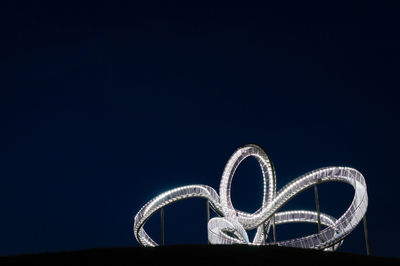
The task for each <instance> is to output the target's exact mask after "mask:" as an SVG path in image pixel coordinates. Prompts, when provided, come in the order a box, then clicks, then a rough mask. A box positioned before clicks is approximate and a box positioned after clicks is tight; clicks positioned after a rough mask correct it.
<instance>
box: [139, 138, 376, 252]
mask: <svg viewBox="0 0 400 266" xmlns="http://www.w3.org/2000/svg"><path fill="white" fill-rule="evenodd" d="M249 156H253V157H255V158H256V159H257V160H258V162H259V164H260V166H261V170H262V174H263V181H264V182H263V184H264V190H263V191H264V192H263V202H262V205H261V207H260V208H259V209H258V210H257V211H256V212H254V213H252V214H250V213H246V212H242V211H238V210H236V209H235V208H234V207H233V205H232V201H231V184H232V179H233V176H234V174H235V171H236V169H237V167H238V166H239V164H240V163H241V162H242V161H243V160H244V159H245V158H247V157H249ZM328 181H341V182H345V183H348V184H350V185H352V186H353V188H354V191H355V193H354V198H353V201H352V203H351V204H350V207H349V208H348V209H347V210H346V212H345V213H344V214H343V215H342V216H341V217H340V218H339V219H335V218H334V217H331V216H329V215H327V214H323V213H320V214H319V215H318V213H317V212H314V211H305V210H293V211H285V212H278V211H279V209H280V208H281V207H282V206H283V205H284V204H286V203H287V202H288V201H290V200H291V199H292V198H293V197H295V196H296V195H298V194H299V193H301V192H302V191H304V190H306V189H308V188H311V187H313V186H315V185H317V184H319V183H324V182H328ZM193 197H200V198H205V199H207V200H208V201H209V203H210V205H211V207H212V208H213V209H214V210H216V211H217V212H218V213H220V214H222V216H221V217H215V218H212V219H211V220H210V221H209V222H208V226H207V227H208V240H209V242H210V243H211V244H248V245H271V244H274V245H279V246H290V247H300V248H315V249H325V250H335V249H337V248H338V247H339V246H340V244H341V243H342V241H343V239H344V238H345V237H346V236H347V235H348V234H349V233H350V232H351V231H353V229H354V228H355V227H356V226H357V224H358V223H359V222H360V221H361V219H362V218H363V217H364V215H365V213H366V211H367V207H368V195H367V186H366V183H365V180H364V177H363V176H362V175H361V173H360V172H358V171H357V170H355V169H353V168H349V167H336V166H335V167H325V168H320V169H317V170H314V171H311V172H309V173H306V174H304V175H302V176H300V177H298V178H296V179H295V180H293V181H292V182H290V183H288V184H287V185H286V186H284V187H283V188H282V189H281V190H279V191H278V192H276V177H275V171H274V167H273V165H272V163H271V161H270V159H269V157H268V155H267V154H266V153H265V151H264V150H263V149H262V148H261V147H259V146H257V145H254V144H248V145H245V146H243V147H241V148H239V149H238V150H236V151H235V153H234V154H233V155H232V156H231V158H230V159H229V161H228V163H227V164H226V166H225V169H224V172H223V174H222V178H221V183H220V191H219V195H218V194H217V192H216V191H215V190H214V189H213V188H212V187H209V186H206V185H190V186H183V187H178V188H175V189H172V190H169V191H167V192H164V193H162V194H161V195H159V196H157V197H155V198H154V199H152V200H151V201H149V202H148V203H147V204H146V205H144V206H143V207H142V208H141V209H140V211H139V212H138V213H137V214H136V216H135V221H134V227H133V231H134V234H135V237H136V239H137V241H138V242H139V243H140V244H142V245H144V246H157V243H156V242H155V241H154V240H153V239H151V237H150V236H149V235H148V234H147V233H146V231H145V230H144V228H143V226H144V224H145V222H146V221H147V219H149V217H150V216H151V215H152V214H154V213H155V212H156V211H158V210H160V209H161V208H163V207H164V206H166V205H169V204H172V203H174V202H176V201H178V200H182V199H186V198H193ZM318 216H319V219H318ZM318 220H319V222H320V224H321V225H323V226H325V228H324V229H323V230H321V231H320V232H318V233H316V234H312V235H308V236H305V237H300V238H295V239H290V240H285V241H278V242H274V241H273V242H268V241H266V239H267V237H268V236H270V235H271V233H270V231H271V228H272V225H273V224H277V225H278V224H284V223H298V222H306V223H318ZM256 228H257V232H256V235H255V237H254V239H253V240H252V241H250V240H249V237H248V235H247V232H246V230H251V229H256Z"/></svg>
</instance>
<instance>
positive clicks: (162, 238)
mask: <svg viewBox="0 0 400 266" xmlns="http://www.w3.org/2000/svg"><path fill="white" fill-rule="evenodd" d="M160 216H161V245H162V246H164V208H161V209H160Z"/></svg>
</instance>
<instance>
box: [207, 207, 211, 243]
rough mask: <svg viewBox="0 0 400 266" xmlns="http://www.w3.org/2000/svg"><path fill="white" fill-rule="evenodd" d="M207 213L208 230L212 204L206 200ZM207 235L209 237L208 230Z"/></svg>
mask: <svg viewBox="0 0 400 266" xmlns="http://www.w3.org/2000/svg"><path fill="white" fill-rule="evenodd" d="M206 213H207V228H208V222H209V221H210V202H209V201H208V200H206ZM207 235H208V229H207ZM207 243H208V244H210V241H209V240H208V236H207Z"/></svg>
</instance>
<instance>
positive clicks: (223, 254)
mask: <svg viewBox="0 0 400 266" xmlns="http://www.w3.org/2000/svg"><path fill="white" fill-rule="evenodd" d="M348 263H350V264H351V265H354V264H356V265H400V259H398V258H384V257H375V256H369V257H368V256H363V255H355V254H349V253H342V252H323V251H318V250H305V249H294V248H283V247H274V246H269V247H251V246H240V245H237V246H211V245H179V246H164V247H157V248H145V247H132V248H107V249H88V250H81V251H71V252H59V253H42V254H29V255H19V256H9V257H0V264H1V265H21V264H23V265H282V264H283V265H296V264H297V265H298V264H301V265H347V264H348Z"/></svg>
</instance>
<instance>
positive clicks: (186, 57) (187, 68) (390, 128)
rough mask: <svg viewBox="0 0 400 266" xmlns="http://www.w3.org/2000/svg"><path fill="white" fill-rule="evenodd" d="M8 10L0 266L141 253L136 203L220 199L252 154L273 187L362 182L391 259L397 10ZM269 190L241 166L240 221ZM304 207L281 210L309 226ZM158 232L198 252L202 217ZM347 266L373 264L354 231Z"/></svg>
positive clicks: (188, 208) (0, 98)
mask: <svg viewBox="0 0 400 266" xmlns="http://www.w3.org/2000/svg"><path fill="white" fill-rule="evenodd" d="M16 2H17V1H10V2H9V3H7V2H5V3H4V4H2V7H1V8H0V22H1V37H0V38H1V39H0V40H1V44H0V48H1V51H2V53H1V54H2V55H1V60H0V68H1V69H0V70H1V83H0V84H1V85H0V119H1V120H0V122H1V123H0V139H1V141H0V159H1V163H0V213H1V215H0V255H11V254H21V253H37V252H50V251H61V250H77V249H85V248H95V247H119V246H136V245H138V244H137V242H136V240H135V239H134V236H133V233H132V225H133V217H134V215H135V214H136V212H137V211H138V210H139V209H140V208H141V206H142V205H143V204H144V203H145V202H146V201H148V200H150V199H151V198H152V197H154V196H156V195H157V194H158V193H160V192H162V191H164V190H166V189H170V188H174V187H177V186H180V185H185V184H207V185H210V186H212V187H214V188H215V189H216V190H217V191H218V189H219V181H220V176H221V174H222V171H223V168H224V166H225V163H226V162H227V160H228V159H229V156H230V155H231V154H232V153H233V152H234V151H235V149H236V148H238V147H240V146H242V145H244V144H246V143H257V144H259V145H261V146H262V147H264V148H265V149H266V151H267V152H268V153H269V155H270V156H271V159H272V161H273V162H274V164H275V167H276V172H277V182H278V188H281V187H282V186H283V185H285V184H286V183H288V182H289V181H290V180H292V179H294V178H295V177H297V176H299V175H301V174H304V173H305V172H307V171H310V170H313V169H315V168H319V167H323V166H332V165H344V166H351V167H354V168H356V169H358V170H359V171H361V173H363V174H364V176H365V178H366V181H367V184H368V193H369V199H370V201H369V209H368V226H369V234H370V241H371V252H372V254H373V255H381V256H400V255H399V250H398V239H399V238H400V231H399V230H398V224H399V219H400V216H399V213H398V212H399V206H398V203H399V202H400V200H399V197H398V195H399V193H398V192H397V191H398V187H399V185H400V181H399V175H398V157H399V156H398V151H399V148H400V147H399V137H398V136H399V133H400V127H399V107H398V106H399V104H398V102H399V97H398V93H397V90H398V89H399V88H400V86H399V85H400V82H399V70H400V69H399V59H400V58H399V47H400V35H399V27H398V26H399V16H398V14H399V11H400V10H399V8H398V7H397V6H396V5H395V4H391V2H387V3H386V4H382V3H379V4H377V3H375V5H371V4H367V3H365V2H359V3H355V2H352V3H347V4H346V5H341V6H336V5H333V4H332V5H329V4H321V3H320V4H317V5H315V4H309V5H303V3H301V4H296V5H293V4H283V5H282V6H273V5H250V4H245V3H244V2H242V3H240V4H233V3H231V2H230V3H229V4H225V5H223V4H220V5H215V4H212V5H207V4H198V5H197V4H196V5H195V4H188V3H186V4H178V3H168V4H167V3H158V2H152V3H148V5H143V4H135V3H130V4H128V3H123V4H115V3H114V4H109V3H104V2H101V3H100V2H96V3H95V4H80V5H72V4H69V5H68V4H67V5H64V4H62V5H61V4H59V3H58V2H57V1H56V4H54V3H53V4H49V3H40V2H36V1H35V2H32V3H30V4H27V3H16ZM393 3H395V1H393ZM261 183H262V178H261V171H260V169H259V167H258V166H257V164H256V161H255V160H254V159H251V158H250V159H246V161H245V162H244V163H243V164H242V165H241V166H240V167H239V169H238V173H237V175H236V176H235V178H234V182H233V192H232V197H233V203H234V205H235V206H236V207H237V208H239V209H242V210H245V211H246V210H247V211H254V210H256V209H257V208H258V207H259V205H260V204H261V192H262V188H261V187H260V185H261ZM352 195H353V191H352V188H351V187H350V186H348V185H346V184H335V183H332V184H322V185H321V186H320V205H321V211H323V212H326V213H329V214H332V215H334V216H336V217H338V216H340V215H341V214H342V213H343V212H344V211H345V210H346V208H347V207H348V206H349V204H350V202H351V199H352ZM313 196H314V195H313V191H306V192H305V193H304V194H303V195H300V196H299V197H298V198H296V199H294V200H293V202H291V203H289V204H288V205H287V209H298V208H305V209H314V208H315V206H314V197H313ZM158 218H159V217H158V216H154V217H152V218H151V219H150V220H149V224H148V225H147V226H146V228H148V229H149V233H150V235H152V236H154V238H155V239H156V240H157V239H159V236H158V234H159V219H158ZM165 218H166V243H167V244H176V243H206V241H207V240H206V216H205V202H204V200H201V199H191V200H188V201H182V202H179V203H177V204H176V205H173V206H169V207H167V208H166V209H165ZM179 220H184V221H180V222H179ZM301 231H304V233H313V232H315V231H316V225H298V226H282V227H278V228H277V234H278V240H279V239H281V240H283V239H285V238H290V237H291V236H301V235H303V233H302V232H301ZM190 234H191V235H190ZM174 235H175V236H174ZM341 250H342V251H347V252H354V253H362V254H363V253H365V247H364V240H363V230H362V225H360V226H359V227H358V228H357V229H356V230H355V231H354V232H353V234H351V235H350V236H349V237H348V239H346V240H345V242H344V245H343V247H342V249H341Z"/></svg>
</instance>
